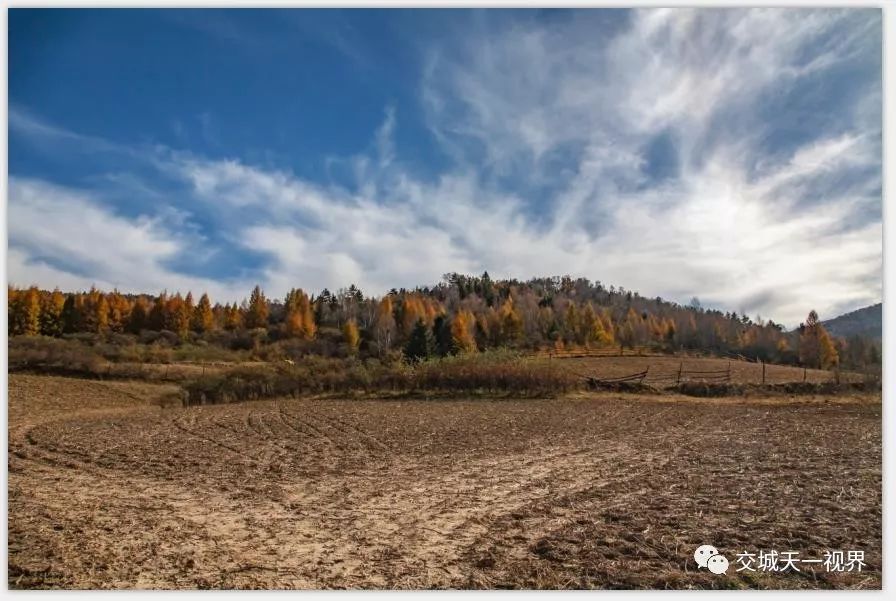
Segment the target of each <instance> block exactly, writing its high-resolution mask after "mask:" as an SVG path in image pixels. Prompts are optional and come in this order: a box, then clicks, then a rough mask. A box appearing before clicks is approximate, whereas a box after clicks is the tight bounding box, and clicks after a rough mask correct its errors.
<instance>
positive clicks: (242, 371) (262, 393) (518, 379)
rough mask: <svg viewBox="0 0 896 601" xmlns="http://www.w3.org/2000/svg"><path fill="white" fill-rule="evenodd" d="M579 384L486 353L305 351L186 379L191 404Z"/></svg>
mask: <svg viewBox="0 0 896 601" xmlns="http://www.w3.org/2000/svg"><path fill="white" fill-rule="evenodd" d="M577 385H578V380H577V378H575V376H573V375H571V374H569V373H568V372H567V371H565V370H559V369H552V368H551V366H550V364H549V363H548V362H545V361H539V360H533V359H526V358H523V357H521V356H519V355H517V354H515V353H508V352H490V353H482V354H471V355H461V356H456V357H446V358H442V359H433V360H429V361H425V362H422V363H418V364H415V365H409V364H406V363H404V362H402V361H400V360H386V361H380V360H377V359H370V360H367V361H361V360H358V359H355V358H349V359H342V360H340V359H329V358H323V357H317V356H309V357H306V358H305V359H302V360H300V361H298V362H296V363H295V364H294V365H289V364H286V363H283V364H280V365H277V366H263V367H239V368H234V369H232V370H230V371H228V372H225V373H224V374H219V375H210V376H206V377H200V378H196V379H193V380H190V381H188V382H186V383H185V385H184V388H185V389H186V391H187V395H188V400H189V402H190V403H191V404H206V403H229V402H234V401H241V400H254V399H261V398H270V397H277V396H296V395H300V394H308V393H322V392H353V391H365V392H383V391H403V392H405V391H407V392H411V391H433V392H445V393H467V394H471V393H478V392H488V393H513V394H518V395H527V396H532V395H551V394H555V393H557V392H562V391H567V390H570V389H572V388H574V387H576V386H577Z"/></svg>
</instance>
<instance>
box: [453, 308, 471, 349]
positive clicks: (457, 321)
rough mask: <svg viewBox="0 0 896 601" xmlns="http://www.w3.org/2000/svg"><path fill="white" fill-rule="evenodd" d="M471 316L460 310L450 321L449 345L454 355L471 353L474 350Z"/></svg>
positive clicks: (467, 312)
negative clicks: (450, 344)
mask: <svg viewBox="0 0 896 601" xmlns="http://www.w3.org/2000/svg"><path fill="white" fill-rule="evenodd" d="M473 323H474V318H473V314H472V313H470V312H469V311H467V310H465V309H462V310H460V311H458V312H457V313H456V314H455V315H454V319H452V320H451V343H452V345H453V346H454V351H455V352H456V353H471V352H474V351H475V350H476V339H475V338H473Z"/></svg>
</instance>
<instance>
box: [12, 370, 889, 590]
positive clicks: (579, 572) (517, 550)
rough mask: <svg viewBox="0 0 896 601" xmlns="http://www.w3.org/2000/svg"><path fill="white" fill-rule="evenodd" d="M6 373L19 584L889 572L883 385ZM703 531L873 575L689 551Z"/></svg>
mask: <svg viewBox="0 0 896 601" xmlns="http://www.w3.org/2000/svg"><path fill="white" fill-rule="evenodd" d="M173 391H174V389H172V388H170V387H165V386H160V385H152V384H145V383H143V384H136V383H118V382H115V383H111V382H97V381H85V380H73V379H66V378H58V377H49V376H27V375H18V374H12V375H11V376H10V410H9V416H10V424H9V452H10V459H9V490H8V492H9V549H8V551H9V585H10V586H11V587H13V588H47V587H49V588H134V587H138V588H141V587H154V588H208V587H213V588H290V589H291V588H341V587H350V588H433V587H435V588H445V587H479V588H498V587H511V588H591V587H607V588H716V587H725V588H749V587H769V588H828V587H837V588H841V587H853V588H879V587H880V584H881V580H880V569H881V404H880V396H879V395H876V396H867V395H861V394H854V395H852V396H850V397H848V398H844V399H840V398H829V397H800V399H799V402H787V400H786V399H784V400H782V399H781V398H777V399H757V400H752V399H751V400H750V401H744V400H742V399H736V398H729V399H710V400H696V399H689V398H686V397H681V396H674V395H668V396H656V395H653V396H638V395H625V396H624V397H620V396H619V395H615V396H614V395H610V394H590V393H584V392H580V393H576V394H575V395H573V396H571V397H569V398H565V399H562V400H550V401H544V400H535V399H527V400H502V401H483V400H478V401H462V400H461V401H459V400H440V401H419V400H401V401H398V400H390V401H385V400H364V401H358V400H355V401H340V400H324V399H313V398H309V399H305V400H284V401H259V402H252V403H239V404H232V405H220V406H204V407H191V408H181V407H173V406H167V404H166V403H164V402H162V401H163V400H164V399H165V398H168V397H170V395H171V394H173ZM705 542H711V543H712V544H715V545H716V546H717V547H719V549H720V550H721V551H722V552H723V553H725V554H727V555H728V556H729V558H733V556H734V555H735V554H736V553H737V552H739V551H741V550H751V551H756V550H758V549H778V550H798V551H801V552H802V553H803V555H804V556H808V555H813V556H817V555H819V554H821V553H822V552H823V551H824V550H827V549H860V550H864V551H865V553H866V562H867V563H868V567H867V568H866V569H865V570H864V571H863V572H862V573H860V574H857V573H846V574H839V575H833V574H826V573H824V572H823V571H820V570H818V569H816V571H815V572H814V573H811V574H810V573H807V572H804V573H802V574H794V573H782V574H777V575H767V576H765V577H764V578H759V577H749V576H745V575H743V574H737V573H734V571H733V569H732V571H730V572H729V575H728V576H713V575H711V574H708V573H706V572H705V571H697V569H696V567H695V565H694V563H693V559H692V557H691V554H692V553H693V550H694V548H695V547H696V546H697V545H698V544H702V543H705Z"/></svg>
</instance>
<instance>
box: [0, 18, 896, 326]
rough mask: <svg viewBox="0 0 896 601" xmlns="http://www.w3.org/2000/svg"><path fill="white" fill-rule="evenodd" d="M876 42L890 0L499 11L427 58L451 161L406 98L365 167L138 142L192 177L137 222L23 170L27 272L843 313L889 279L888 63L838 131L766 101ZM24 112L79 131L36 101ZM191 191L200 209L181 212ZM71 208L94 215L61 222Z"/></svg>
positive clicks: (145, 158)
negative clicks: (416, 163) (537, 288)
mask: <svg viewBox="0 0 896 601" xmlns="http://www.w3.org/2000/svg"><path fill="white" fill-rule="evenodd" d="M596 33H600V34H601V35H597V34H596ZM875 36H876V37H875ZM875 52H876V53H878V54H879V52H880V13H879V12H878V11H839V10H838V11H833V10H821V11H775V10H755V11H745V10H644V11H635V12H634V13H631V14H629V15H628V16H626V17H624V18H622V17H620V18H619V23H617V24H616V26H615V27H614V28H612V29H610V30H604V29H602V30H600V31H598V32H596V30H595V29H594V23H593V20H592V19H591V18H590V16H589V17H588V18H570V19H557V20H552V21H550V22H539V21H531V20H526V21H517V20H500V21H499V22H497V23H495V22H491V21H490V22H488V23H486V24H485V25H483V26H482V27H481V28H480V29H477V28H475V27H473V28H471V30H470V32H467V34H466V35H464V36H463V37H462V38H457V39H456V40H455V41H454V42H448V43H443V44H441V45H439V46H435V47H432V48H431V49H430V53H429V56H428V58H427V60H426V61H425V68H424V70H423V72H422V73H421V74H420V99H421V103H422V107H423V110H424V111H425V115H426V122H427V125H428V127H429V129H430V131H431V133H432V135H433V139H434V140H435V141H436V143H437V144H439V145H440V147H441V149H442V150H443V151H444V152H445V153H446V154H447V155H448V156H451V157H453V158H454V161H453V164H452V166H451V167H450V168H448V169H446V170H445V171H444V172H443V173H442V174H441V175H440V176H438V177H436V178H434V179H433V178H431V177H428V178H424V177H422V176H420V175H419V174H417V173H415V172H414V170H412V169H411V168H409V167H408V163H406V162H404V161H403V160H402V148H401V147H400V146H397V145H396V141H395V133H396V127H397V126H398V124H399V123H400V122H402V121H401V118H402V116H401V115H400V114H399V113H398V111H397V110H396V108H394V107H392V106H388V107H386V108H385V113H384V117H383V121H382V124H381V126H380V127H379V128H378V129H377V130H376V131H372V132H371V133H370V136H371V141H370V144H369V146H368V149H367V151H366V152H363V153H361V154H359V155H356V156H353V157H345V158H339V159H335V161H342V162H345V163H346V164H348V165H350V166H351V169H352V171H353V173H354V176H355V178H356V182H355V183H356V185H354V186H348V185H346V184H344V183H343V184H339V183H332V182H329V183H325V182H320V181H311V180H309V179H307V178H302V177H299V176H297V175H296V174H295V173H293V172H292V171H290V170H288V169H274V168H270V167H260V166H257V165H253V164H250V163H248V162H246V161H245V160H241V159H237V158H232V159H228V160H219V159H211V158H208V157H205V156H202V155H199V154H196V153H195V152H185V151H176V150H172V149H169V148H163V147H152V148H141V149H139V150H135V149H128V150H127V152H128V153H130V156H138V157H140V158H139V159H138V160H140V161H142V163H143V164H144V165H145V166H147V168H150V169H153V170H155V172H157V173H158V174H159V175H160V176H161V178H162V179H163V180H164V181H168V182H176V183H177V185H178V188H177V190H178V191H177V194H176V195H175V196H174V197H172V199H171V201H170V203H168V205H167V206H166V205H165V203H160V202H159V198H158V196H156V197H154V198H153V199H152V200H151V201H150V200H149V199H150V198H151V197H152V194H151V193H146V194H145V195H143V196H144V197H145V198H147V204H146V207H147V210H146V212H145V214H144V215H142V216H139V217H136V218H135V217H130V218H124V217H122V216H120V215H116V214H115V212H114V211H113V210H112V209H111V208H110V207H109V206H108V205H106V204H104V203H103V202H101V200H102V199H101V198H98V197H95V196H91V193H89V192H85V191H84V190H74V189H65V188H61V187H58V186H55V187H54V186H50V185H49V184H47V183H46V182H39V181H36V180H20V179H16V180H14V183H15V185H14V186H13V187H11V193H10V244H11V248H10V263H9V266H10V269H9V272H10V278H11V280H12V281H17V282H19V283H30V282H31V281H34V280H32V279H29V278H40V281H39V283H42V284H44V285H50V286H52V285H56V284H57V283H65V282H69V281H72V280H71V278H76V279H75V281H86V279H89V277H90V276H92V277H96V278H98V283H100V282H107V283H109V284H111V285H117V286H119V287H124V288H129V289H135V288H141V287H142V288H145V289H150V290H156V289H159V288H160V287H168V288H169V289H170V288H177V287H183V288H187V287H190V288H193V289H199V288H204V289H208V290H210V291H213V292H215V293H217V294H220V295H222V300H233V299H235V297H234V295H237V294H238V295H240V296H241V295H242V294H244V292H242V291H241V290H242V289H241V288H240V287H246V288H247V287H248V285H249V284H250V282H251V281H252V280H258V281H260V282H261V283H262V284H263V285H264V286H266V287H267V288H268V290H269V292H270V293H271V294H272V295H282V294H283V293H285V291H286V290H287V289H288V288H290V287H292V286H295V285H301V286H303V287H305V288H306V289H311V290H319V289H321V288H323V287H329V288H331V289H332V288H335V287H338V286H344V285H348V284H349V283H356V284H358V285H360V286H362V288H364V289H365V290H367V291H368V292H370V293H374V294H380V293H383V292H385V291H386V290H388V289H389V288H391V287H393V286H414V285H417V284H424V283H429V282H434V281H435V280H437V279H438V278H439V277H440V275H441V274H442V273H444V272H448V271H455V270H456V271H466V272H481V271H483V270H485V269H487V270H488V271H489V272H490V273H491V274H492V275H494V276H498V277H502V276H506V277H518V278H526V277H529V276H532V275H548V274H558V273H570V274H573V275H580V276H585V277H589V278H592V279H600V280H602V281H604V282H607V283H612V284H617V285H623V286H625V287H626V288H628V289H634V290H639V291H641V292H642V293H644V294H649V295H662V296H664V297H667V298H672V299H675V300H681V301H683V300H686V299H688V298H690V297H691V296H694V295H697V296H699V297H700V298H701V299H703V300H704V302H705V303H707V304H714V305H718V306H720V307H722V308H724V309H728V310H737V311H738V312H741V311H748V312H750V313H751V314H753V315H755V314H756V313H761V314H762V315H763V316H765V317H772V318H774V319H776V320H781V321H784V322H786V323H789V324H791V325H793V324H795V323H797V322H798V321H799V320H801V319H803V317H804V315H805V313H806V312H807V311H808V310H809V309H810V308H813V307H814V308H816V309H818V310H819V311H820V312H821V313H822V315H824V316H831V315H832V313H833V312H834V311H839V310H842V309H843V308H844V307H858V306H861V305H863V304H870V303H872V302H877V301H878V300H879V299H880V296H881V286H880V273H881V239H882V226H881V222H880V216H879V209H880V202H881V195H880V185H881V177H880V156H881V154H880V148H881V144H880V131H881V130H880V128H881V118H880V110H881V105H880V99H881V92H880V80H879V79H876V80H875V79H874V78H872V79H871V80H869V81H866V82H865V83H864V84H863V86H864V87H863V88H862V89H861V90H858V91H857V92H856V93H855V94H853V95H849V96H844V97H842V99H841V100H840V101H839V102H840V104H830V105H823V104H822V105H818V106H817V107H816V109H815V110H816V111H817V112H819V113H820V114H821V115H824V116H825V118H824V121H825V123H826V124H827V127H825V128H822V129H819V130H818V131H804V130H800V131H799V132H798V133H799V135H793V136H790V137H787V138H784V139H782V140H777V139H776V135H777V134H778V132H779V130H780V129H781V128H783V127H785V126H786V127H791V128H792V127H794V125H793V124H792V123H790V121H788V120H792V115H777V114H776V113H775V111H774V110H771V108H770V107H772V106H775V105H774V103H775V102H784V103H785V104H788V105H790V104H792V105H797V104H799V103H800V102H801V101H803V100H804V99H805V95H806V94H810V93H817V92H810V91H809V90H813V89H817V85H815V84H817V83H818V82H819V81H824V80H825V78H828V77H836V73H837V72H838V69H842V68H853V67H855V66H856V65H860V64H864V63H867V62H869V61H871V62H873V61H874V60H879V56H875ZM810 84H813V85H810ZM813 86H814V87H813ZM816 118H818V117H817V116H816ZM14 121H15V125H14V124H13V122H14ZM10 127H11V128H14V129H15V130H16V131H17V132H19V133H20V134H22V135H24V136H26V137H29V138H31V139H40V138H45V139H46V138H48V137H53V136H55V137H56V138H60V139H68V138H71V139H73V140H77V139H78V138H77V134H74V133H72V132H67V131H65V130H62V129H58V128H54V127H53V126H52V125H49V124H45V123H43V122H41V121H40V120H39V119H37V118H36V117H34V116H33V115H32V116H27V115H24V114H22V113H19V114H18V115H17V116H16V117H15V118H13V117H12V116H11V122H10ZM72 136H75V138H72ZM771 140H777V141H775V142H774V143H772V142H771ZM91 142H92V143H93V142H96V143H99V144H100V146H102V144H103V143H104V142H103V141H101V140H100V141H96V140H92V139H91ZM111 148H112V149H114V148H117V146H116V145H112V146H111ZM119 181H120V176H119ZM133 181H139V182H140V183H141V184H143V183H145V182H146V181H147V180H146V178H141V179H139V180H133ZM133 181H132V182H131V183H133ZM133 188H134V190H138V188H137V187H136V186H134V187H133ZM166 193H167V191H166ZM50 205H52V206H50ZM172 209H177V210H180V211H184V212H183V213H179V214H180V215H181V220H180V221H178V220H172V219H170V218H167V219H166V218H163V215H164V211H165V210H169V211H170V210H172ZM45 210H51V211H57V212H58V213H59V214H60V215H62V216H63V217H60V218H59V219H50V220H45V219H44V220H42V219H40V218H39V217H38V215H39V214H42V212H43V211H45ZM73 213H77V214H80V215H82V216H85V215H86V216H88V217H89V221H90V223H91V224H93V225H90V226H87V227H85V228H84V230H83V232H82V233H83V237H82V236H80V235H79V236H77V237H75V238H73V239H72V240H71V241H70V242H66V243H65V244H63V243H62V242H59V241H56V238H59V237H63V236H64V235H65V232H67V231H68V229H70V228H69V227H68V225H67V223H66V221H67V219H73V218H74V216H73ZM206 221H207V222H208V223H206ZM80 222H84V219H83V217H82V218H81V221H80ZM209 224H211V225H209ZM208 228H214V230H215V231H214V233H215V236H208V235H207V234H208V233H209V232H208V231H207V230H208ZM99 230H102V231H99ZM103 232H106V233H103ZM204 234H205V235H206V237H205V238H202V241H201V245H200V243H199V242H198V239H199V238H201V237H202V236H203V235H204ZM96 242H99V243H101V244H108V245H109V246H110V247H123V246H127V248H126V249H123V251H122V253H108V256H107V257H104V258H103V259H102V260H98V259H97V258H96V257H93V256H92V254H91V253H90V252H89V251H85V250H83V249H86V248H93V247H95V243H96ZM92 243H93V244H94V246H91V244H92ZM81 245H83V249H81V248H80V247H81ZM200 246H205V247H208V248H211V249H212V250H213V251H220V252H225V251H226V252H232V253H239V252H249V253H253V254H255V255H258V256H262V257H265V259H264V260H263V261H262V262H261V264H260V266H259V267H258V269H257V270H255V271H254V272H252V273H250V274H245V273H240V274H238V275H237V274H232V276H231V277H229V278H225V279H222V278H214V279H213V278H205V279H202V278H200V279H199V280H197V279H196V278H193V277H191V276H186V275H184V274H183V273H180V272H177V271H176V270H173V269H171V268H169V267H166V265H169V264H170V259H171V258H172V257H176V256H181V255H183V254H185V253H189V252H195V250H196V249H197V248H199V247H200ZM47 249H49V250H47ZM76 266H79V267H76ZM54 278H55V280H54ZM78 278H80V279H78ZM85 278H86V279H85Z"/></svg>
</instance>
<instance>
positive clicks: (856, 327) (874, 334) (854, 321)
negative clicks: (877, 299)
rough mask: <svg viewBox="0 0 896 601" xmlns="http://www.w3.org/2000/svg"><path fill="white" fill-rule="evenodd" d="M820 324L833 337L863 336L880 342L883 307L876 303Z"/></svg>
mask: <svg viewBox="0 0 896 601" xmlns="http://www.w3.org/2000/svg"><path fill="white" fill-rule="evenodd" d="M822 323H823V324H824V327H825V329H827V331H828V332H830V333H831V334H833V335H834V336H841V337H844V338H848V337H850V336H864V337H867V338H872V339H874V340H880V339H881V338H882V334H883V305H882V304H881V303H877V304H876V305H871V306H870V307H865V308H863V309H858V310H856V311H852V312H851V313H845V314H843V315H840V316H839V317H835V318H834V319H829V320H827V321H825V322H822Z"/></svg>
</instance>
